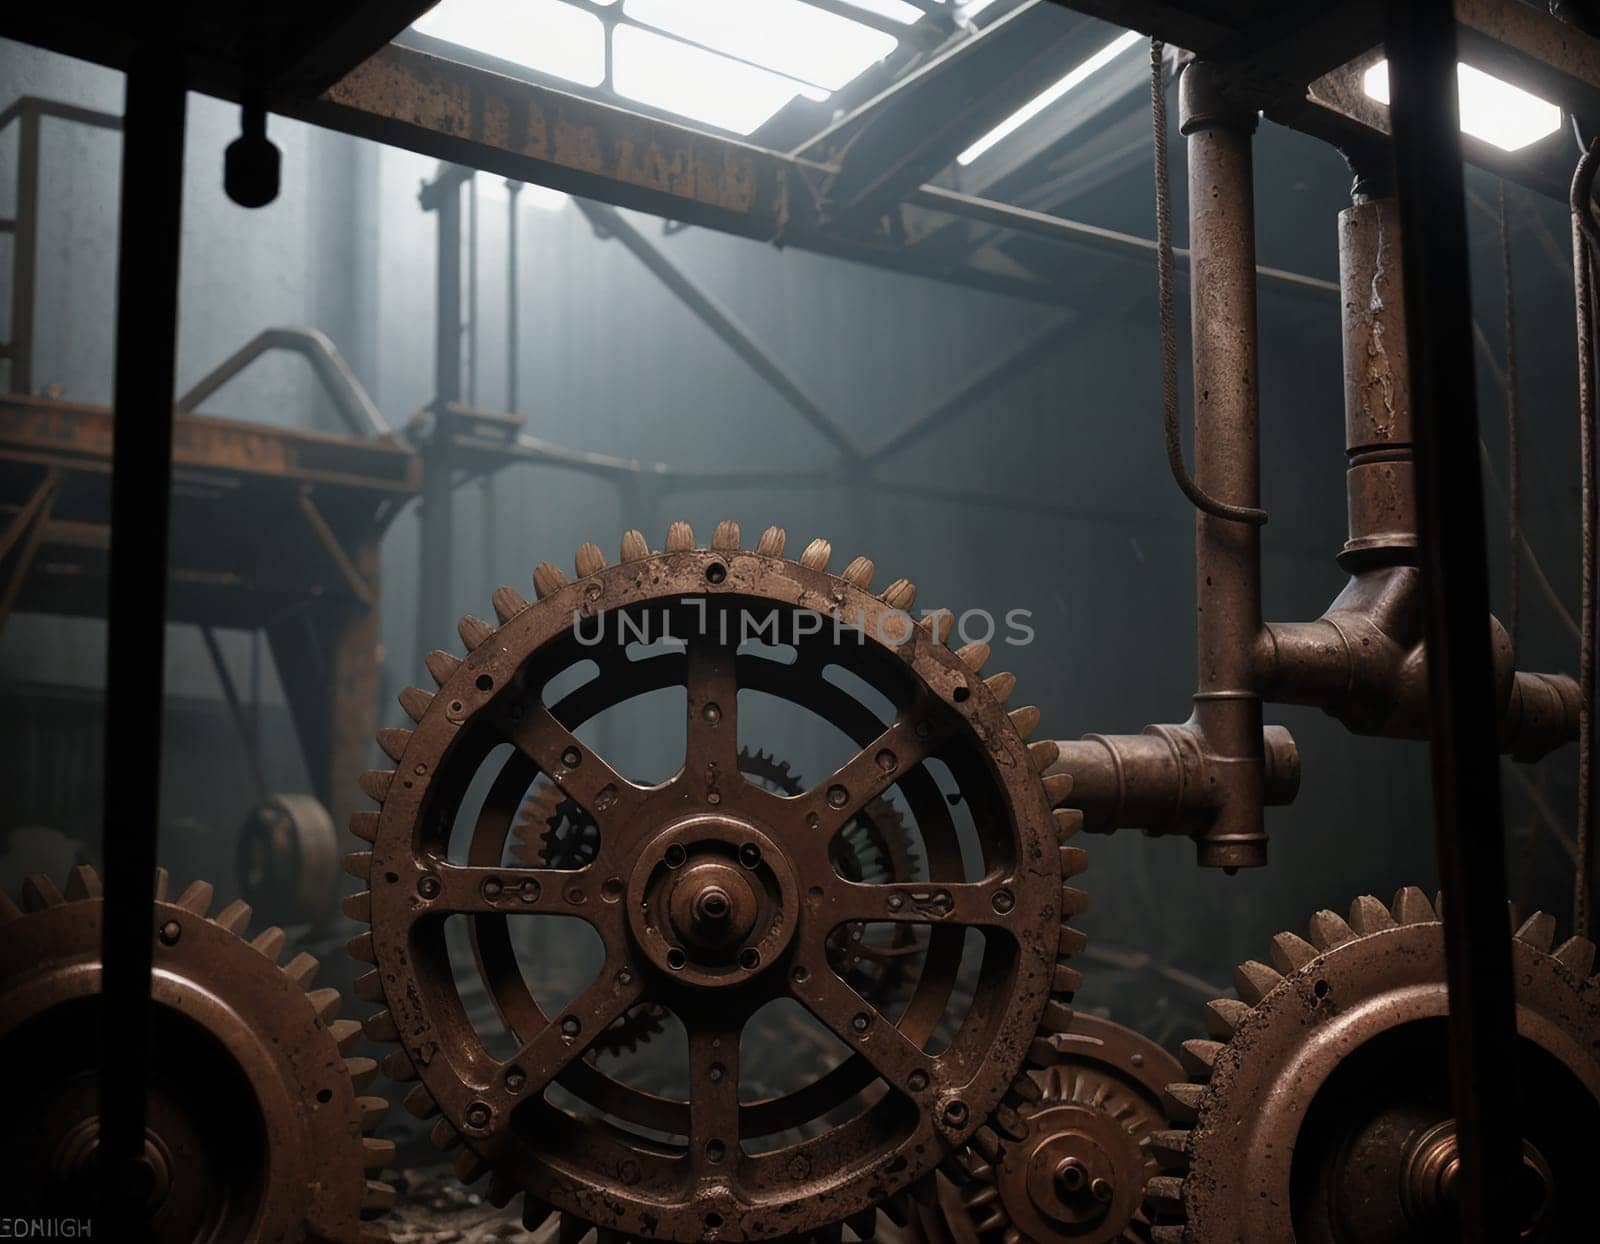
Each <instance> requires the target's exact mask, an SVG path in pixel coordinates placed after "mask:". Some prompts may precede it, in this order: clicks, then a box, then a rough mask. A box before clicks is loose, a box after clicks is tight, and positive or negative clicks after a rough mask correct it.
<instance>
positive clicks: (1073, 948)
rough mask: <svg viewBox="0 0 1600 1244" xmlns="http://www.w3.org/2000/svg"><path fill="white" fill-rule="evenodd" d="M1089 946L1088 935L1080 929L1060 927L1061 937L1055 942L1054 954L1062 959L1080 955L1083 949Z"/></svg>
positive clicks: (1068, 926)
mask: <svg viewBox="0 0 1600 1244" xmlns="http://www.w3.org/2000/svg"><path fill="white" fill-rule="evenodd" d="M1088 945H1089V935H1088V934H1087V933H1085V932H1084V931H1083V930H1082V929H1075V928H1073V927H1072V926H1071V925H1070V924H1064V925H1062V926H1061V936H1060V938H1059V939H1057V941H1056V954H1057V955H1059V956H1060V957H1061V958H1063V959H1067V958H1071V957H1072V956H1073V955H1081V954H1082V953H1083V952H1084V948H1085V947H1087V946H1088Z"/></svg>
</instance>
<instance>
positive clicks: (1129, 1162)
mask: <svg viewBox="0 0 1600 1244" xmlns="http://www.w3.org/2000/svg"><path fill="white" fill-rule="evenodd" d="M1028 1061H1029V1064H1030V1067H1031V1071H1030V1075H1031V1078H1032V1080H1033V1083H1034V1087H1035V1090H1036V1092H1035V1094H1034V1100H1031V1101H1028V1102H1027V1103H1026V1104H1025V1105H1022V1106H1020V1107H1018V1108H1017V1109H1016V1111H1015V1115H1014V1117H1009V1118H1006V1119H1003V1120H997V1121H996V1123H995V1124H994V1125H992V1126H991V1127H990V1128H988V1129H980V1131H979V1132H978V1134H977V1136H976V1137H975V1138H974V1147H973V1149H972V1150H970V1151H969V1152H968V1153H966V1154H965V1155H963V1156H962V1159H961V1161H960V1163H959V1166H957V1167H956V1168H955V1173H956V1175H957V1178H956V1179H954V1180H952V1179H950V1178H949V1177H948V1176H947V1175H945V1174H944V1173H943V1172H941V1175H940V1179H939V1182H938V1186H937V1192H938V1197H937V1200H938V1207H939V1210H940V1213H941V1215H942V1218H943V1227H942V1231H943V1233H944V1234H943V1235H942V1236H941V1235H935V1236H934V1237H933V1238H935V1239H948V1241H949V1244H979V1242H980V1241H981V1242H984V1244H987V1242H988V1241H1002V1242H1003V1244H1021V1242H1023V1241H1027V1242H1029V1244H1064V1242H1066V1241H1072V1242H1073V1244H1111V1242H1112V1241H1147V1240H1148V1239H1149V1235H1148V1224H1147V1222H1146V1219H1145V1216H1144V1213H1143V1200H1144V1189H1145V1184H1146V1182H1147V1181H1148V1180H1149V1179H1150V1178H1151V1177H1152V1176H1155V1175H1158V1174H1159V1173H1160V1168H1159V1167H1158V1166H1157V1165H1156V1163H1155V1161H1154V1159H1153V1158H1152V1157H1151V1156H1150V1155H1149V1154H1148V1152H1147V1151H1146V1150H1145V1148H1144V1145H1145V1142H1146V1141H1147V1140H1148V1139H1149V1138H1150V1137H1151V1136H1153V1135H1154V1134H1156V1133H1157V1132H1159V1131H1162V1130H1164V1129H1166V1128H1168V1127H1169V1126H1170V1120H1169V1118H1168V1116H1167V1112H1166V1107H1165V1103H1164V1097H1165V1087H1166V1085H1167V1084H1168V1083H1170V1082H1171V1080H1172V1078H1173V1076H1174V1075H1181V1074H1182V1067H1181V1066H1180V1065H1179V1063H1178V1060H1177V1059H1175V1058H1173V1057H1172V1055H1171V1054H1168V1053H1167V1052H1166V1051H1165V1050H1163V1049H1162V1048H1161V1047H1160V1046H1159V1045H1156V1044H1155V1043H1154V1042H1153V1041H1150V1040H1149V1039H1148V1038H1146V1037H1143V1036H1141V1035H1140V1034H1139V1033H1137V1032H1135V1031H1133V1030H1132V1029H1131V1028H1125V1027H1123V1026H1122V1025H1121V1024H1116V1023H1113V1022H1112V1021H1110V1020H1108V1019H1102V1018H1100V1017H1098V1016H1093V1015H1084V1014H1076V1015H1074V1016H1073V1017H1072V1022H1071V1023H1070V1024H1069V1025H1068V1026H1067V1028H1066V1029H1065V1030H1064V1031H1060V1032H1051V1033H1044V1034H1041V1035H1040V1037H1039V1039H1038V1040H1037V1041H1035V1042H1034V1047H1033V1050H1032V1051H1031V1052H1030V1054H1029V1060H1028ZM936 1230H937V1228H936Z"/></svg>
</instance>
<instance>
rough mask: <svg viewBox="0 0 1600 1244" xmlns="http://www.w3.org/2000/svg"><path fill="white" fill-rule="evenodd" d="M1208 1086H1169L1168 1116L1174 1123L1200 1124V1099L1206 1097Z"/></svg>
mask: <svg viewBox="0 0 1600 1244" xmlns="http://www.w3.org/2000/svg"><path fill="white" fill-rule="evenodd" d="M1205 1091H1206V1086H1205V1085H1203V1084H1185V1083H1183V1082H1181V1081H1180V1082H1179V1083H1177V1084H1169V1085H1167V1115H1168V1117H1169V1118H1171V1119H1172V1121H1173V1122H1174V1123H1189V1124H1193V1123H1195V1122H1198V1120H1199V1118H1200V1099H1201V1098H1202V1097H1204V1096H1205Z"/></svg>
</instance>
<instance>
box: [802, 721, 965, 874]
mask: <svg viewBox="0 0 1600 1244" xmlns="http://www.w3.org/2000/svg"><path fill="white" fill-rule="evenodd" d="M943 734H944V732H943V731H941V730H940V729H938V728H937V727H936V726H935V725H934V722H933V720H932V719H931V717H929V716H928V715H926V714H925V713H923V712H922V711H919V709H918V708H917V707H915V706H914V707H912V708H910V709H908V710H906V711H905V712H904V713H902V714H901V715H900V717H899V718H897V719H896V720H895V722H894V724H893V725H891V726H890V727H889V728H888V729H887V730H885V731H884V732H883V733H882V734H880V735H879V736H878V737H877V738H875V739H873V740H872V742H870V743H868V744H867V745H866V746H865V747H863V748H862V749H861V750H860V751H859V752H857V753H856V754H855V755H854V756H852V757H851V758H850V759H849V760H848V761H846V762H845V764H844V765H842V766H841V767H840V768H838V769H837V770H835V771H834V773H833V776H831V777H829V778H825V779H824V780H823V781H821V782H818V783H817V784H816V785H815V786H813V787H812V788H811V789H810V790H808V791H806V793H805V794H803V795H801V796H800V797H799V798H798V799H796V800H795V801H794V804H795V811H797V812H798V813H799V814H800V816H801V817H802V818H803V819H804V821H805V824H806V825H807V827H808V828H809V829H810V832H811V835H812V837H813V838H817V837H819V836H820V839H821V841H822V842H823V843H827V842H828V841H829V840H830V839H831V838H832V837H833V835H834V834H836V833H838V831H839V830H840V829H842V828H843V827H844V826H845V825H847V824H849V822H850V821H851V820H852V819H854V818H855V817H856V816H857V815H858V814H860V813H861V811H862V810H863V809H864V808H865V807H866V806H867V805H868V804H870V803H871V802H872V801H873V800H874V799H878V798H880V797H881V796H882V795H883V793H884V792H885V791H887V790H888V789H889V788H890V787H891V786H893V785H894V784H895V783H896V782H897V781H899V780H900V778H901V777H902V776H904V774H905V773H906V772H907V771H909V770H910V769H913V768H915V767H916V766H917V765H918V764H919V763H921V762H922V761H924V760H926V759H927V758H928V757H929V756H930V755H931V754H932V753H933V750H934V748H935V747H937V746H938V744H939V742H940V740H941V739H942V737H943ZM813 817H815V818H816V819H815V820H814V821H813V820H812V818H813Z"/></svg>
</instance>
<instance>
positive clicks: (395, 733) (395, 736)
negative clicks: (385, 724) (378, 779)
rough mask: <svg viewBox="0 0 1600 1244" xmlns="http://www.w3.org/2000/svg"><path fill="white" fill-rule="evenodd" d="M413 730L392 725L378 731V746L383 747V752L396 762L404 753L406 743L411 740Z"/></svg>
mask: <svg viewBox="0 0 1600 1244" xmlns="http://www.w3.org/2000/svg"><path fill="white" fill-rule="evenodd" d="M412 733H413V731H410V730H406V729H403V728H401V727H398V726H392V727H390V728H389V729H387V730H379V731H378V746H379V747H381V748H382V749H383V754H384V755H385V756H387V757H388V758H389V759H390V760H392V761H394V762H395V763H396V764H398V763H399V761H400V758H401V757H402V756H404V755H405V754H406V745H407V744H408V743H410V742H411V735H412Z"/></svg>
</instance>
